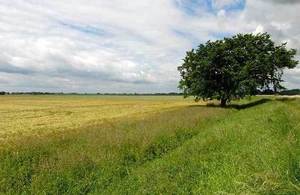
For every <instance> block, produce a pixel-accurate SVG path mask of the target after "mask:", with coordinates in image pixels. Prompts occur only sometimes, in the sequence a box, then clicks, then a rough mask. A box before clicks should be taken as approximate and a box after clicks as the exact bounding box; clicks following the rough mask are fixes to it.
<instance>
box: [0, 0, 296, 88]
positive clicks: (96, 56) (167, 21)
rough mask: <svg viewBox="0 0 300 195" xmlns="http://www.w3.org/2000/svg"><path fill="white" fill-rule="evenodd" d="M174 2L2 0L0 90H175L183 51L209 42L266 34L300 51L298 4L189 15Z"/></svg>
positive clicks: (227, 1)
mask: <svg viewBox="0 0 300 195" xmlns="http://www.w3.org/2000/svg"><path fill="white" fill-rule="evenodd" d="M176 2H177V3H179V4H184V3H187V2H188V0H164V1H161V0H154V1H153V0H152V1H151V0H132V1H130V2H128V1H124V0H110V1H105V0H90V1H85V0H64V1H61V0H45V1H40V0H10V1H6V0H0V15H1V17H0V51H1V52H0V88H1V90H25V89H26V90H31V89H32V90H43V89H44V90H51V91H74V90H75V91H90V92H94V91H97V90H100V91H107V92H111V91H114V92H117V91H131V92H134V91H140V92H145V91H148V92H154V91H175V90H176V87H177V82H178V80H179V75H178V73H177V66H178V65H180V64H181V62H182V61H181V59H182V58H183V57H184V54H185V51H186V50H188V49H191V48H192V47H195V46H196V45H197V44H199V43H200V42H204V41H207V40H208V39H217V38H221V37H222V35H223V34H224V35H229V34H234V33H237V32H254V31H258V30H259V31H262V30H266V31H268V32H271V33H272V35H273V37H274V38H275V39H276V40H277V41H283V40H290V41H289V46H291V47H296V48H300V42H299V41H298V40H300V37H299V34H300V31H299V29H300V28H299V27H300V26H299V24H298V21H297V18H298V16H299V14H298V9H299V8H300V7H299V5H298V4H293V5H290V4H284V5H283V4H278V3H276V4H275V3H272V1H268V2H264V1H261V0H253V1H248V2H247V5H246V7H245V10H241V11H226V9H225V8H226V7H227V6H230V5H233V4H235V3H239V2H240V1H239V0H214V1H213V2H212V5H213V6H214V7H215V8H216V9H217V10H218V12H217V13H211V12H209V11H207V10H206V11H205V10H204V9H202V8H199V10H198V12H196V13H195V14H193V15H191V14H187V13H186V10H183V9H181V8H180V6H178V4H176ZM279 9H280V10H282V11H281V12H275V10H279ZM275 13H276V14H275ZM262 27H263V28H262ZM287 74H290V73H287ZM294 80H295V79H294ZM294 80H293V83H295V82H296V83H297V82H298V81H297V79H296V81H294ZM289 83H291V82H287V85H288V86H289V85H290V86H291V84H289ZM294 85H295V84H293V86H294Z"/></svg>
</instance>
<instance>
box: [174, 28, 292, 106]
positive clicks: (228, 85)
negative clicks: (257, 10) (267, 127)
mask: <svg viewBox="0 0 300 195" xmlns="http://www.w3.org/2000/svg"><path fill="white" fill-rule="evenodd" d="M295 55H296V50H294V49H290V50H289V49H287V48H286V43H283V44H281V45H278V46H277V45H275V43H274V42H273V41H272V40H271V37H270V35H269V34H267V33H263V34H257V35H253V34H238V35H236V36H233V37H231V38H225V39H224V40H217V41H214V42H212V41H208V42H207V43H206V44H200V45H199V47H198V48H197V49H196V50H194V49H192V50H191V51H188V52H187V54H186V57H185V59H184V63H183V64H182V66H180V67H178V70H179V72H180V74H181V76H182V79H181V81H180V83H179V87H180V88H181V89H183V92H184V94H185V96H189V95H192V96H195V97H196V100H198V99H200V98H202V99H204V100H205V99H211V98H217V99H219V100H221V104H222V105H223V106H224V105H225V104H226V102H228V101H230V100H231V99H233V98H243V97H245V96H246V95H254V94H256V92H257V90H258V89H269V88H270V87H273V88H274V90H275V91H277V90H278V89H282V88H283V87H282V86H281V85H280V82H281V81H282V79H281V77H282V74H283V69H284V68H294V67H296V65H297V63H298V62H297V61H296V60H294V59H293V58H294V56H295Z"/></svg>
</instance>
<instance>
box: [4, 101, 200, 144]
mask: <svg viewBox="0 0 300 195" xmlns="http://www.w3.org/2000/svg"><path fill="white" fill-rule="evenodd" d="M0 100H1V103H0V116H1V117H0V140H5V139H6V138H8V137H12V136H15V137H19V136H21V135H36V136H40V135H44V134H47V133H49V132H55V131H64V130H68V129H71V130H72V129H76V128H80V127H82V126H86V125H90V126H92V125H95V124H99V123H102V122H103V121H105V120H107V119H112V118H118V117H122V116H127V117H128V116H131V117H141V116H143V115H145V114H147V113H149V112H160V111H161V110H165V109H172V108H176V107H180V106H186V105H189V104H194V102H193V101H192V99H189V100H183V98H182V97H179V96H173V97H163V96H161V97H156V96H136V97H130V96H97V95H86V96H83V95H77V96H76V95H62V96H60V95H56V96H55V95H52V96H32V95H21V96H3V97H0Z"/></svg>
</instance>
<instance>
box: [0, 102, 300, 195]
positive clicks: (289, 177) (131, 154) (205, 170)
mask: <svg viewBox="0 0 300 195" xmlns="http://www.w3.org/2000/svg"><path fill="white" fill-rule="evenodd" d="M259 101H260V102H259V103H251V104H249V105H248V106H245V105H244V106H238V107H236V106H231V107H230V108H227V109H221V108H217V107H204V106H198V107H186V108H183V109H180V110H173V111H168V112H164V113H158V114H154V115H151V116H149V117H147V118H145V119H142V120H141V119H136V120H135V119H132V120H129V119H122V120H118V121H107V123H105V124H104V125H102V126H95V127H88V128H86V129H80V130H78V131H76V132H66V133H61V134H59V135H49V136H47V137H41V138H30V137H29V138H26V139H25V138H24V139H20V140H18V141H17V143H15V142H12V143H11V144H10V146H7V147H6V149H3V150H2V152H1V155H0V191H1V192H2V193H7V194H9V193H10V194H20V193H24V194H64V193H66V194H86V193H92V194H93V193H94V194H227V193H233V194H253V193H254V194H299V193H300V183H299V182H300V143H299V139H300V101H299V100H287V101H278V100H270V101H261V100H259ZM246 103H247V102H246Z"/></svg>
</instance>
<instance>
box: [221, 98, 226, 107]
mask: <svg viewBox="0 0 300 195" xmlns="http://www.w3.org/2000/svg"><path fill="white" fill-rule="evenodd" d="M226 103H227V99H225V98H222V99H221V107H225V106H226Z"/></svg>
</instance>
